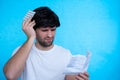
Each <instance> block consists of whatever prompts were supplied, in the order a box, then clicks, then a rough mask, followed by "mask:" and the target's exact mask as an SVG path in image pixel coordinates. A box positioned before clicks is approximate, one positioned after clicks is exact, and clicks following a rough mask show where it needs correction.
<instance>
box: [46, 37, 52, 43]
mask: <svg viewBox="0 0 120 80" xmlns="http://www.w3.org/2000/svg"><path fill="white" fill-rule="evenodd" d="M45 41H46V42H48V43H51V42H52V41H53V38H46V39H45Z"/></svg>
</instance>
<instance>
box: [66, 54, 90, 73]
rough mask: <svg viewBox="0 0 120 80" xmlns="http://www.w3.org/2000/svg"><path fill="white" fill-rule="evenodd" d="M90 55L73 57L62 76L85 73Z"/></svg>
mask: <svg viewBox="0 0 120 80" xmlns="http://www.w3.org/2000/svg"><path fill="white" fill-rule="evenodd" d="M90 57H91V54H90V53H88V54H87V55H86V56H84V55H73V56H72V58H71V61H70V63H69V65H68V66H67V68H66V69H65V71H64V74H78V73H83V72H84V71H87V69H88V65H89V61H90Z"/></svg>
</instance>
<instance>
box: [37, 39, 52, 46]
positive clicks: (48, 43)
mask: <svg viewBox="0 0 120 80" xmlns="http://www.w3.org/2000/svg"><path fill="white" fill-rule="evenodd" d="M37 40H38V43H39V45H41V46H42V47H50V46H51V45H52V44H53V41H54V37H52V38H49V37H46V38H44V39H41V38H39V39H37Z"/></svg>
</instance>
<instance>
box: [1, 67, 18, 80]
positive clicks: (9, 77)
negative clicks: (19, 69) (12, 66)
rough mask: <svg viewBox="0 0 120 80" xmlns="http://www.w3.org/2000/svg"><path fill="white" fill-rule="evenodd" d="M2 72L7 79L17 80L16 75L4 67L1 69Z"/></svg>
mask: <svg viewBox="0 0 120 80" xmlns="http://www.w3.org/2000/svg"><path fill="white" fill-rule="evenodd" d="M3 72H4V75H5V77H6V79H7V80H17V78H16V76H15V75H14V74H12V72H10V71H9V70H7V69H6V68H4V69H3Z"/></svg>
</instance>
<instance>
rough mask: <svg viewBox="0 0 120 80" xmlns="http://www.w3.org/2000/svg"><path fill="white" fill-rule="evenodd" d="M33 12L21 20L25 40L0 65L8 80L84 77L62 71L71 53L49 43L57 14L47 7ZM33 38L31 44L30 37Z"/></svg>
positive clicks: (80, 79) (74, 79)
mask: <svg viewBox="0 0 120 80" xmlns="http://www.w3.org/2000/svg"><path fill="white" fill-rule="evenodd" d="M34 12H35V15H34V16H33V17H31V18H29V19H27V20H26V21H24V22H23V27H22V29H23V31H24V32H25V34H26V35H27V40H26V42H25V43H24V44H23V45H22V46H20V47H19V48H17V49H16V50H15V52H14V53H13V54H14V55H13V56H12V58H11V59H10V60H9V61H8V62H7V64H6V65H5V67H4V73H5V75H6V78H7V79H8V80H16V79H18V78H19V77H20V78H21V80H88V73H87V72H85V73H80V74H77V75H65V74H64V73H63V72H64V70H65V68H66V67H67V65H68V64H69V62H70V58H71V53H70V51H69V50H67V49H64V48H62V47H60V46H58V45H55V44H53V40H54V36H55V32H56V28H57V27H59V26H60V22H59V18H58V16H57V15H56V14H55V13H54V12H53V11H52V10H51V9H49V8H48V7H39V8H37V9H35V10H34ZM35 39H36V42H35V44H34V40H35Z"/></svg>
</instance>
